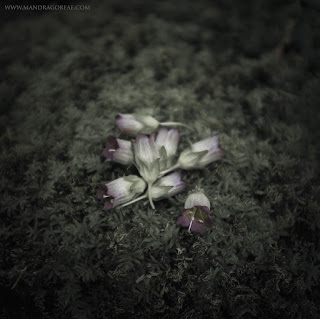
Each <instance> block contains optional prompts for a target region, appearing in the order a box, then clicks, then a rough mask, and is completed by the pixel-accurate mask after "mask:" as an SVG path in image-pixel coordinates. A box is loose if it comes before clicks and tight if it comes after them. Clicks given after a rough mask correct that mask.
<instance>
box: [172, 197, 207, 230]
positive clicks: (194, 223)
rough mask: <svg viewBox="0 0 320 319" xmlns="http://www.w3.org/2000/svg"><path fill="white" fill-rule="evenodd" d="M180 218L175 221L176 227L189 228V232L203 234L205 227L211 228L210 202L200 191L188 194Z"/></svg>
mask: <svg viewBox="0 0 320 319" xmlns="http://www.w3.org/2000/svg"><path fill="white" fill-rule="evenodd" d="M181 213H182V216H180V217H179V218H178V220H177V225H180V226H182V227H189V231H194V232H198V233H200V234H203V233H204V232H205V230H206V227H210V228H212V227H213V221H212V220H211V219H210V217H209V214H210V201H209V199H208V198H207V196H206V195H204V194H203V193H202V192H201V191H197V192H195V193H192V194H190V195H189V196H188V197H187V199H186V202H185V205H184V209H183V210H182V212H181Z"/></svg>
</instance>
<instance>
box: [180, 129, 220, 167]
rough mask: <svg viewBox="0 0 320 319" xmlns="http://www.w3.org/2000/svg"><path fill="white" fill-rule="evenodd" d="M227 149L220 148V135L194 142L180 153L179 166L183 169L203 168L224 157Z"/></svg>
mask: <svg viewBox="0 0 320 319" xmlns="http://www.w3.org/2000/svg"><path fill="white" fill-rule="evenodd" d="M225 153H226V152H225V151H224V150H223V149H222V148H219V136H218V135H214V136H211V137H208V138H206V139H204V140H202V141H199V142H197V143H194V144H192V145H191V147H190V148H188V149H186V150H185V151H183V152H182V153H181V154H180V157H179V159H178V164H179V167H181V168H183V169H186V170H188V169H196V168H203V167H204V166H206V165H208V164H210V163H212V162H214V161H217V160H220V159H222V158H223V157H224V156H225Z"/></svg>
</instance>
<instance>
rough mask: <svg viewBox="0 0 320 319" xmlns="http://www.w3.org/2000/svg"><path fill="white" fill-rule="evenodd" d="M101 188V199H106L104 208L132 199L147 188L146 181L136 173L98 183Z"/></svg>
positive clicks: (110, 207)
mask: <svg viewBox="0 0 320 319" xmlns="http://www.w3.org/2000/svg"><path fill="white" fill-rule="evenodd" d="M98 186H100V188H101V192H100V194H99V196H98V197H99V199H101V200H103V201H105V203H104V207H103V209H104V210H110V209H112V208H114V207H116V206H118V205H121V204H124V203H127V202H129V201H131V200H132V199H133V198H134V197H135V196H137V195H139V194H141V193H142V192H143V191H144V190H145V188H146V182H145V181H144V180H143V179H142V178H140V177H138V176H135V175H129V176H125V177H120V178H117V179H116V180H114V181H112V182H110V183H107V184H98Z"/></svg>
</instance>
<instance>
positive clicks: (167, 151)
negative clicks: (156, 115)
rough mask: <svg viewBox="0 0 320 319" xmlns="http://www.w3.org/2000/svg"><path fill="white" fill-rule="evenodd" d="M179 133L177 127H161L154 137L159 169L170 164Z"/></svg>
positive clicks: (175, 150)
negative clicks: (157, 151) (158, 156)
mask: <svg viewBox="0 0 320 319" xmlns="http://www.w3.org/2000/svg"><path fill="white" fill-rule="evenodd" d="M179 139H180V134H179V132H178V130H177V129H169V130H168V129H167V128H165V127H161V128H160V129H159V131H158V134H157V138H156V146H157V148H158V150H159V154H160V170H161V171H162V170H164V169H167V168H169V167H171V165H172V159H173V157H174V156H175V155H176V153H177V148H178V143H179Z"/></svg>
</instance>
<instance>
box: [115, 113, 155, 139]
mask: <svg viewBox="0 0 320 319" xmlns="http://www.w3.org/2000/svg"><path fill="white" fill-rule="evenodd" d="M116 123H117V125H118V127H119V129H120V131H121V132H122V133H124V134H127V135H131V136H135V135H137V134H139V133H142V134H150V133H151V132H153V131H155V130H156V129H157V128H158V127H159V125H160V123H159V122H158V121H157V120H156V119H155V118H153V117H152V116H149V115H139V114H119V116H118V117H117V120H116Z"/></svg>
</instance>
